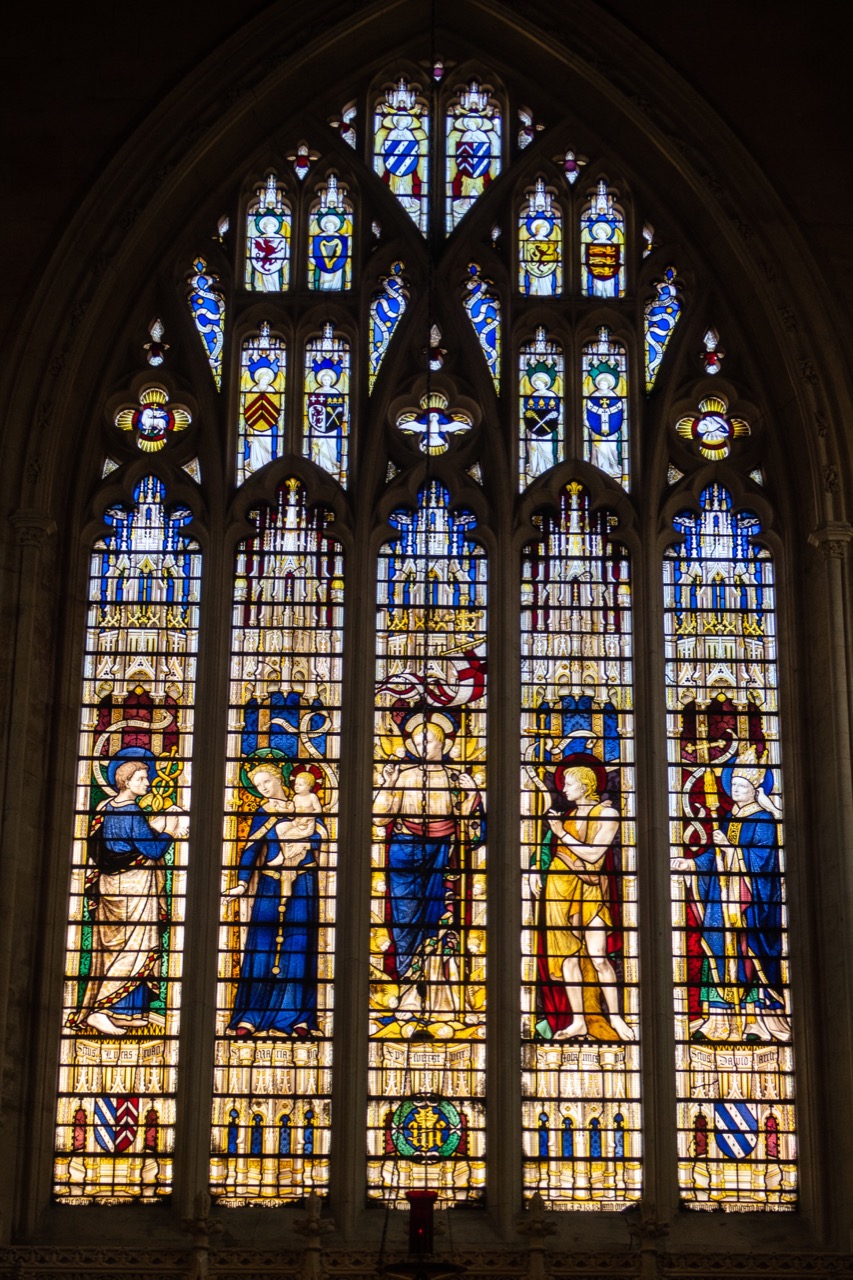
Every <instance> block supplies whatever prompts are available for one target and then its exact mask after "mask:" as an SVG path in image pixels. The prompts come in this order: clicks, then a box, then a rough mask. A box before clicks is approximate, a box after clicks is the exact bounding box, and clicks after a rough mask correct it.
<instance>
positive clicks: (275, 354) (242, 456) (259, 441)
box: [237, 321, 285, 484]
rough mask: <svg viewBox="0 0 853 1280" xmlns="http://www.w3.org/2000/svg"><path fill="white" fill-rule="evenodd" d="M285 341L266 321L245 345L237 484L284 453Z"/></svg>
mask: <svg viewBox="0 0 853 1280" xmlns="http://www.w3.org/2000/svg"><path fill="white" fill-rule="evenodd" d="M284 378H285V348H284V341H283V340H282V339H281V338H279V337H276V336H275V335H274V334H272V333H271V332H270V326H269V324H268V322H267V321H263V322H262V323H261V326H260V329H259V331H258V333H257V334H255V335H253V336H252V337H249V338H247V339H246V340H245V342H244V343H243V354H242V359H241V362H240V413H239V418H238V422H237V483H238V484H242V483H243V481H244V480H246V479H247V478H248V477H249V476H250V475H253V474H254V473H255V472H256V471H260V469H261V467H264V466H266V464H267V463H268V462H272V461H273V459H274V458H280V457H281V455H282V453H283V452H284Z"/></svg>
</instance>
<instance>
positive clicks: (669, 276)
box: [643, 267, 681, 391]
mask: <svg viewBox="0 0 853 1280" xmlns="http://www.w3.org/2000/svg"><path fill="white" fill-rule="evenodd" d="M680 316H681V298H680V297H679V294H678V284H677V282H676V279H675V267H667V268H666V269H665V271H664V273H663V279H662V280H658V281H657V282H656V283H655V293H654V296H653V297H651V298H649V300H648V302H647V303H646V306H645V309H644V312H643V318H644V332H645V351H646V390H647V391H651V389H652V387H653V386H654V385H655V379H656V378H657V376H658V371H659V369H660V365H661V361H662V360H663V353H664V351H666V346H667V343H668V342H669V340H670V338H671V337H672V335H673V332H674V330H675V326H676V325H677V324H678V320H679V317H680Z"/></svg>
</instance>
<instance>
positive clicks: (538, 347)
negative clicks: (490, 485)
mask: <svg viewBox="0 0 853 1280" xmlns="http://www.w3.org/2000/svg"><path fill="white" fill-rule="evenodd" d="M518 390H519V416H520V440H519V468H520V484H521V488H522V489H524V488H525V487H526V486H527V485H528V484H530V482H531V480H535V479H536V477H537V476H541V475H544V474H545V472H546V471H548V470H550V468H551V467H553V466H556V464H557V463H558V462H562V460H563V456H564V453H565V442H564V435H563V351H562V348H561V347H560V344H559V343H558V342H554V341H552V340H551V339H549V338H548V336H547V334H546V331H545V329H544V327H541V326H540V327H539V328H538V329H537V330H536V337H535V338H534V340H533V341H532V342H526V343H525V344H524V345H523V346H522V348H521V351H520V352H519V363H518Z"/></svg>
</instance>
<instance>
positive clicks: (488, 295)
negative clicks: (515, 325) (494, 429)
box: [463, 262, 501, 391]
mask: <svg viewBox="0 0 853 1280" xmlns="http://www.w3.org/2000/svg"><path fill="white" fill-rule="evenodd" d="M463 301H464V306H465V310H466V311H467V312H468V319H469V320H470V321H471V325H472V327H473V329H474V332H475V334H476V335H477V341H478V342H479V344H480V348H481V350H482V352H483V355H484V356H485V357H486V364H487V365H488V366H489V373H490V374H491V375H492V381H493V382H494V384H495V391H499V390H500V381H501V303H500V298H499V297H498V295H497V293H496V292H495V290H494V286H493V282H492V281H491V280H489V279H487V278H486V277H485V276H483V275H482V274H481V272H480V268H479V266H478V265H477V263H476V262H471V263H469V264H468V279H467V280H466V282H465V296H464V299H463Z"/></svg>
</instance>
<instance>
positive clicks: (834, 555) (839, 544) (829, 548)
mask: <svg viewBox="0 0 853 1280" xmlns="http://www.w3.org/2000/svg"><path fill="white" fill-rule="evenodd" d="M851 539H853V525H851V524H849V523H848V521H846V520H829V521H827V523H826V524H822V525H821V526H820V528H819V529H814V530H812V532H811V533H810V534H809V542H810V543H811V545H812V546H813V547H817V548H818V550H820V551H822V552H823V554H824V558H825V559H827V560H843V559H844V557H845V556H846V554H847V548H848V547H849V545H850V541H851Z"/></svg>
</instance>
